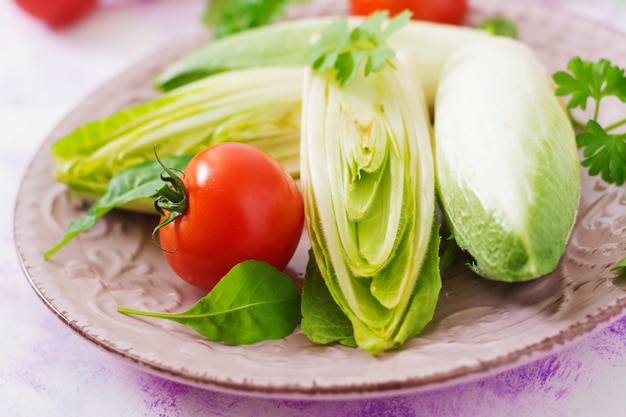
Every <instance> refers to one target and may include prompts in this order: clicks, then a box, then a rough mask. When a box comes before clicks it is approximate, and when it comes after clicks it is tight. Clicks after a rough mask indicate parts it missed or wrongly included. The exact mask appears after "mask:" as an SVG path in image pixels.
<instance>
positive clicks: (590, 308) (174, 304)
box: [15, 1, 626, 398]
mask: <svg viewBox="0 0 626 417" xmlns="http://www.w3.org/2000/svg"><path fill="white" fill-rule="evenodd" d="M326 7H329V6H326ZM309 12H310V13H315V11H309ZM318 12H319V10H318ZM322 12H324V13H327V12H329V10H323V11H322ZM331 12H332V10H331ZM495 14H501V15H505V16H507V17H509V18H511V19H513V20H514V21H516V22H517V24H518V29H519V36H520V38H521V39H522V40H524V41H526V42H527V43H529V44H530V45H531V46H532V47H534V48H535V49H536V50H537V52H538V54H539V56H540V58H541V59H542V60H543V61H544V62H545V64H546V65H547V67H548V69H549V70H550V71H551V72H553V71H555V70H558V69H562V68H564V67H565V66H566V63H567V61H568V60H569V59H570V58H571V57H573V56H575V55H580V56H581V57H583V58H584V59H597V58H600V57H607V58H609V59H611V60H614V62H616V63H619V64H620V65H625V62H623V59H624V55H623V53H622V50H621V47H622V46H623V45H624V44H626V39H625V38H623V37H621V36H620V35H618V34H616V33H614V32H611V31H610V30H608V29H605V28H601V27H598V26H596V25H594V24H592V23H588V22H585V21H581V20H578V19H575V18H572V17H568V16H563V15H557V14H553V13H550V12H548V11H546V10H543V9H537V8H532V7H528V5H527V4H518V3H517V2H502V3H500V2H498V1H489V2H486V1H483V2H479V3H478V5H477V6H476V8H475V9H474V10H473V11H472V15H471V20H472V21H478V20H480V19H482V18H484V17H488V16H493V15H495ZM204 40H206V35H200V36H199V38H197V39H190V40H189V41H188V42H184V43H181V44H178V45H176V46H175V47H173V48H169V49H168V50H166V51H162V52H159V54H157V55H156V56H153V57H150V58H148V59H147V60H146V61H145V62H142V63H140V64H139V65H137V66H134V67H133V68H131V69H130V70H129V71H127V72H126V73H124V74H122V75H120V76H119V77H117V78H116V79H114V80H112V82H110V83H108V84H107V85H105V86H104V87H103V88H102V89H100V90H98V91H97V92H95V93H94V94H93V95H92V96H90V97H89V98H88V99H87V100H85V101H84V102H83V103H81V104H80V106H78V107H77V108H76V110H75V111H73V112H72V113H71V114H70V115H69V116H68V117H67V118H66V119H65V120H64V121H63V122H62V123H61V124H60V125H59V126H58V128H57V129H56V130H55V131H54V132H52V133H51V134H50V136H49V138H48V140H47V141H46V142H45V143H43V145H42V147H41V149H40V150H39V151H38V153H37V154H36V156H35V157H34V159H33V161H32V163H31V165H30V167H29V169H28V170H27V173H26V175H25V177H24V179H23V183H22V185H21V189H20V193H19V195H18V201H17V208H16V212H15V240H16V244H17V249H18V253H19V256H20V258H21V261H22V263H23V266H24V270H25V271H26V274H27V277H28V280H29V281H30V283H31V284H32V286H33V288H34V289H35V291H36V292H37V293H38V294H39V296H40V297H41V298H42V299H43V300H44V302H45V303H46V304H47V305H48V306H49V307H50V308H51V309H52V311H53V312H54V313H55V314H57V315H58V316H59V317H60V318H61V319H62V320H63V321H64V322H66V323H67V324H68V326H69V327H70V328H72V329H73V330H75V331H76V332H78V333H79V334H80V335H82V336H83V337H85V338H86V339H88V340H90V341H92V342H93V343H95V344H96V345H98V346H100V347H102V348H104V349H106V350H107V351H110V352H112V353H113V354H115V355H116V356H118V357H119V358H121V359H124V360H126V361H129V362H132V363H134V364H136V365H137V366H139V367H140V368H142V369H144V370H147V371H150V372H153V373H156V374H158V375H161V376H163V377H166V378H170V379H173V380H177V381H182V382H184V383H186V384H190V385H194V386H199V387H204V388H207V389H213V390H221V391H228V392H235V393H238V394H245V395H258V396H266V397H268V396H275V397H289V398H314V397H318V398H340V397H341V398H346V397H359V396H383V395H388V394H397V393H401V392H409V391H411V392H415V391H418V390H425V389H431V388H433V387H440V386H442V385H445V384H449V383H458V382H459V381H462V380H467V379H469V378H477V377H480V376H485V375H486V374H488V373H491V372H496V371H501V370H503V369H507V368H510V367H513V366H518V365H520V364H522V363H525V362H528V361H531V360H534V359H536V358H538V357H540V356H542V355H546V354H547V353H549V352H551V351H554V349H557V348H560V347H562V346H563V345H565V344H567V343H568V342H571V341H572V340H574V339H576V338H577V337H579V336H582V335H585V334H588V333H589V332H590V331H592V330H593V329H595V328H602V327H603V326H606V325H607V324H608V323H609V322H611V321H612V320H615V319H617V318H619V317H621V316H622V314H623V310H624V308H625V307H626V292H625V291H624V286H623V285H622V284H621V283H620V282H618V281H617V280H616V279H615V274H614V273H612V272H611V271H610V268H611V266H612V265H614V264H615V262H616V261H617V260H618V259H621V258H622V257H624V256H626V188H624V187H613V186H606V185H603V184H602V183H600V182H599V181H597V180H596V179H590V178H587V177H586V176H584V174H583V178H582V182H583V196H582V201H581V206H580V212H579V216H578V219H577V224H576V226H575V229H574V230H573V233H572V236H571V241H570V244H569V247H568V248H567V253H566V254H565V255H564V256H563V259H562V262H561V263H560V266H559V267H558V269H557V270H556V271H555V272H554V273H552V274H551V275H549V276H546V277H544V278H541V279H538V280H535V281H532V282H528V283H523V284H503V283H496V282H488V281H485V280H482V279H478V278H477V277H475V276H473V275H472V274H469V273H467V272H466V271H463V270H462V269H459V271H457V273H450V274H447V276H446V277H445V278H444V283H443V289H442V292H441V299H440V302H439V305H438V308H437V311H436V314H435V317H434V320H433V321H432V323H431V324H430V325H429V326H428V327H427V328H426V329H425V331H424V332H423V334H421V335H420V336H418V337H416V338H414V339H412V340H410V341H409V342H408V343H406V345H405V346H404V347H403V348H402V349H400V350H398V351H394V352H389V353H385V354H382V355H380V356H379V357H372V356H370V355H368V354H367V353H364V352H362V351H359V350H355V349H350V348H345V347H341V346H315V345H313V344H312V343H310V342H309V341H308V340H307V338H306V337H305V336H304V335H303V334H302V333H301V332H300V331H299V330H298V331H296V332H295V333H293V334H292V335H290V336H289V337H287V338H285V339H282V340H276V341H267V342H263V343H258V344H255V345H248V346H227V345H225V344H221V343H212V342H209V341H207V340H205V339H204V338H203V337H201V336H199V335H198V334H196V333H195V332H193V331H192V330H189V329H187V328H186V327H184V326H182V325H179V324H176V323H173V322H168V321H165V320H159V319H149V318H138V317H131V316H125V315H122V314H119V313H117V312H116V308H117V307H118V306H126V307H134V308H140V309H145V310H157V311H162V310H170V311H181V310H183V309H185V308H186V307H188V306H190V305H191V304H193V303H194V302H195V301H196V300H197V299H198V298H200V297H201V296H202V293H201V292H199V291H198V290H195V289H193V288H191V287H190V286H188V285H186V284H185V283H184V282H182V280H180V279H178V278H176V277H175V276H174V275H173V273H172V272H171V271H170V269H169V267H168V266H167V264H166V262H165V261H164V258H163V256H162V254H161V253H159V250H158V249H157V248H156V247H155V246H154V245H153V244H152V243H151V241H150V231H151V229H152V227H153V226H154V221H155V219H154V218H153V217H150V216H146V215H139V214H133V213H127V212H114V213H111V214H110V215H108V216H107V217H106V218H105V219H103V220H102V221H99V222H98V224H97V225H96V227H95V228H94V229H92V230H90V231H89V232H87V233H84V234H82V235H81V236H79V237H78V238H77V239H75V240H74V241H72V242H71V243H70V244H69V245H67V246H66V247H65V248H64V249H62V250H61V251H60V252H58V253H57V254H56V255H55V256H54V257H53V258H52V259H51V260H50V261H44V260H43V257H42V254H43V253H44V251H45V250H46V249H48V248H50V247H51V246H52V245H53V244H54V243H55V242H56V241H57V239H58V238H59V237H60V236H61V235H62V233H63V232H64V229H65V227H66V225H67V224H68V222H69V221H70V220H71V219H73V218H75V217H77V216H79V215H80V214H82V213H83V210H84V207H83V205H82V204H81V203H80V202H79V201H75V200H74V199H72V197H71V196H69V195H68V193H67V191H66V188H65V186H63V185H62V184H59V183H56V182H55V181H54V180H53V178H52V177H51V171H52V168H53V163H52V159H51V156H50V151H49V149H50V144H51V143H52V141H54V140H55V139H57V138H58V137H60V136H61V135H63V134H64V133H67V132H68V131H70V130H71V129H72V128H73V127H75V126H77V125H79V124H81V123H84V122H86V121H88V120H91V119H94V118H98V117H101V116H105V115H107V114H110V113H112V112H113V111H114V110H116V109H119V108H121V107H123V106H127V105H130V104H133V103H136V102H138V101H143V100H146V99H148V98H150V97H151V96H153V95H154V92H152V90H151V89H150V79H151V77H152V76H153V75H154V74H156V73H157V72H158V71H159V70H160V69H161V68H163V67H164V66H165V65H166V64H167V63H169V62H171V61H172V60H173V59H174V58H176V57H177V56H180V55H181V54H183V53H184V52H186V51H188V50H189V49H190V48H192V47H193V46H195V45H198V44H199V43H200V42H203V41H204ZM620 58H621V59H622V62H620V61H619V59H620ZM307 248H308V243H307V241H306V239H305V240H303V242H302V244H301V246H300V248H299V251H298V253H297V254H296V256H295V258H294V260H293V262H292V263H291V264H290V267H289V271H290V273H291V274H292V275H293V276H294V278H295V279H296V280H301V279H302V271H303V270H304V263H305V261H306V250H307Z"/></svg>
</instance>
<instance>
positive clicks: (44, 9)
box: [14, 0, 98, 27]
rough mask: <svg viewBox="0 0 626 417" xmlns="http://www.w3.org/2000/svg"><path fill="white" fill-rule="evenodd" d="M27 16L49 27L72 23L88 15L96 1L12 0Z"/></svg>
mask: <svg viewBox="0 0 626 417" xmlns="http://www.w3.org/2000/svg"><path fill="white" fill-rule="evenodd" d="M14 1H15V3H16V4H17V5H18V6H19V7H20V8H21V9H22V10H24V11H25V12H26V13H28V14H29V15H31V16H33V17H35V18H37V19H39V20H41V21H43V22H45V23H46V24H47V25H48V26H50V27H60V26H64V25H67V24H69V23H72V22H74V21H76V20H78V19H79V18H81V17H83V16H84V15H86V14H87V13H89V12H90V11H91V10H92V9H94V8H95V7H96V5H97V4H98V0H14Z"/></svg>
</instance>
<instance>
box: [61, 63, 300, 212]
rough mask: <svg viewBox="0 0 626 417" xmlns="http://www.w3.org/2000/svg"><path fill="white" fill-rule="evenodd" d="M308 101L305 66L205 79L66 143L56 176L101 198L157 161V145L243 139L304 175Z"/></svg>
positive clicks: (170, 149) (175, 150)
mask: <svg viewBox="0 0 626 417" xmlns="http://www.w3.org/2000/svg"><path fill="white" fill-rule="evenodd" d="M301 97H302V69H301V68H296V67H271V68H252V69H247V70H241V71H233V72H229V73H224V74H219V75H216V76H214V77H209V78H205V79H203V80H199V81H197V82H194V83H191V84H188V85H186V86H185V87H181V88H179V89H176V90H173V91H170V92H168V93H166V94H163V95H161V96H159V97H158V98H156V99H154V100H151V101H149V102H146V103H143V104H139V105H136V106H133V107H130V108H127V109H124V110H121V111H119V112H118V113H115V114H113V115H111V116H109V117H106V118H104V119H101V120H96V121H93V122H90V123H87V124H85V125H83V126H80V127H78V128H77V129H75V130H74V131H73V132H71V133H70V134H69V135H67V136H65V137H63V138H61V139H59V140H58V141H57V142H55V143H54V144H53V145H52V155H53V157H54V160H55V163H56V171H55V177H56V178H57V179H58V180H59V181H60V182H63V183H66V184H67V185H68V186H69V188H70V189H71V190H72V191H73V192H74V193H75V194H77V195H79V196H82V197H86V198H92V199H95V198H99V197H101V196H102V195H103V194H104V193H105V192H106V189H107V186H108V183H109V181H110V179H111V178H112V177H113V176H114V175H115V174H117V173H118V172H120V171H121V170H123V169H125V168H128V167H130V166H133V165H136V164H138V163H141V162H144V161H147V160H153V159H154V154H153V152H154V146H155V145H156V146H157V147H158V150H159V155H160V156H161V157H166V156H170V155H186V154H190V155H191V154H196V153H198V152H199V151H200V150H202V149H204V148H206V147H207V146H209V145H212V144H215V143H219V142H227V141H235V142H243V143H247V144H249V145H252V146H255V147H258V148H260V149H262V150H264V151H265V152H267V153H268V154H270V155H271V156H272V157H274V158H275V159H277V160H278V161H279V162H280V163H282V164H283V165H284V166H285V168H286V169H287V170H288V171H289V172H290V173H291V174H292V176H294V177H296V178H297V177H298V176H299V152H300V149H299V146H300V140H299V138H300V130H299V127H300V109H301ZM148 210H150V211H152V208H151V207H148Z"/></svg>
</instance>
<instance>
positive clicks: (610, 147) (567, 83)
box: [553, 57, 626, 185]
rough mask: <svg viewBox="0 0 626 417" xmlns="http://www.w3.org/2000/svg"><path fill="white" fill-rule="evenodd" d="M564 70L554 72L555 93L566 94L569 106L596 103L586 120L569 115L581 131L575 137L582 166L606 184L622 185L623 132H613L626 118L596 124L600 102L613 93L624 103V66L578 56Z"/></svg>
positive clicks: (625, 177) (625, 164) (625, 167)
mask: <svg viewBox="0 0 626 417" xmlns="http://www.w3.org/2000/svg"><path fill="white" fill-rule="evenodd" d="M567 69H568V71H569V72H567V71H558V72H556V73H554V75H553V79H554V82H555V83H556V84H557V88H556V90H555V94H556V95H557V96H567V95H569V96H570V98H569V101H568V103H567V107H568V108H569V109H576V108H580V109H581V110H586V109H587V102H588V101H589V99H592V100H593V101H594V103H595V109H594V111H593V116H592V117H590V118H589V120H588V121H587V122H586V123H585V122H584V121H583V120H584V119H583V120H577V119H576V118H574V117H572V118H571V119H572V123H573V125H574V126H575V127H576V128H577V129H578V130H579V131H580V132H579V133H578V135H577V136H576V142H577V144H578V147H579V148H582V149H583V156H584V159H583V160H582V161H581V165H582V166H584V167H588V168H589V174H590V175H592V176H593V175H598V174H599V175H600V176H601V178H602V179H603V180H604V181H606V182H607V183H609V184H617V185H622V184H624V181H626V134H624V133H622V134H612V133H610V132H612V131H613V130H614V129H617V128H618V127H620V126H623V125H624V124H626V118H624V119H622V120H619V121H617V122H614V123H612V124H607V125H605V126H602V125H600V123H599V121H598V120H599V113H600V102H601V100H602V99H603V98H605V97H609V96H613V97H616V98H617V99H618V100H620V101H622V102H626V76H624V69H623V68H620V67H618V66H616V65H611V62H610V61H609V60H607V59H600V60H599V61H598V62H589V61H583V60H582V59H580V57H575V58H573V59H571V60H570V62H569V63H568V65H567Z"/></svg>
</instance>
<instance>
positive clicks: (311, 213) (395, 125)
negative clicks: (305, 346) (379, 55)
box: [301, 56, 441, 354]
mask: <svg viewBox="0 0 626 417" xmlns="http://www.w3.org/2000/svg"><path fill="white" fill-rule="evenodd" d="M411 63H412V61H411V60H410V59H409V58H408V57H406V56H399V57H398V59H397V60H396V61H395V67H396V68H395V69H394V68H392V67H386V68H384V69H383V70H382V71H380V72H378V73H373V74H370V75H369V76H368V77H364V76H363V75H362V74H359V75H358V76H357V77H356V78H355V79H354V80H353V81H352V83H350V84H349V85H348V86H344V87H341V86H340V85H339V84H338V83H337V81H335V79H334V75H335V74H334V73H332V72H331V73H329V72H325V73H314V72H313V70H312V69H307V70H306V73H305V84H304V94H303V104H302V105H303V119H302V135H301V142H302V143H301V145H302V148H301V149H302V151H301V174H302V187H303V195H304V199H305V210H306V216H307V227H308V232H309V237H310V240H311V247H312V251H313V254H314V256H315V260H316V262H317V265H318V267H319V269H320V273H321V275H322V277H323V278H324V282H325V283H326V286H327V288H328V290H329V292H330V294H331V295H332V297H333V299H334V301H335V302H336V304H337V305H338V306H339V308H340V309H341V310H342V311H343V313H344V314H345V315H346V316H347V318H348V319H349V320H350V322H351V324H352V327H353V331H354V339H355V342H356V344H357V346H358V347H360V348H362V349H364V350H365V351H367V352H370V353H372V354H379V353H381V352H383V351H385V350H389V349H394V348H397V347H399V346H401V345H402V344H403V343H404V342H405V341H406V340H407V339H408V338H410V337H412V336H414V335H416V334H418V333H419V332H420V331H421V330H422V328H423V327H424V326H425V325H426V324H427V323H428V322H429V321H430V320H431V318H432V314H433V312H434V309H435V306H436V303H437V298H438V294H439V290H440V288H441V281H440V274H439V268H438V259H437V262H425V259H426V257H427V256H426V254H427V253H428V249H429V247H430V246H431V244H432V241H431V239H436V242H435V243H436V244H438V239H439V237H438V233H437V231H436V230H435V231H434V232H433V223H434V217H435V192H434V166H433V156H432V151H431V142H430V140H431V138H430V125H429V121H428V120H429V117H428V111H427V107H426V103H425V100H424V98H423V94H422V90H421V84H420V80H419V79H418V77H417V71H416V70H415V67H414V65H411Z"/></svg>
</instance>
